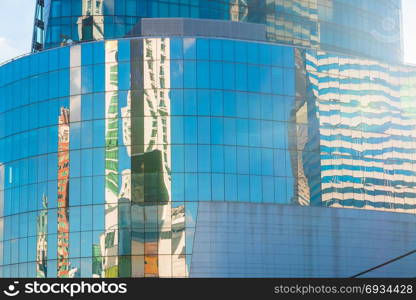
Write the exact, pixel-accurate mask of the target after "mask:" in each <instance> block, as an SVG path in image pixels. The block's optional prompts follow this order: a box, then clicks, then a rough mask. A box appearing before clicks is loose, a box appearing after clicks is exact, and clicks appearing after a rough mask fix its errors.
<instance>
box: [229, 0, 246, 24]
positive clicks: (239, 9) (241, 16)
mask: <svg viewBox="0 0 416 300" xmlns="http://www.w3.org/2000/svg"><path fill="white" fill-rule="evenodd" d="M247 14H248V7H247V2H246V1H245V0H231V4H230V15H231V21H234V22H239V21H240V22H243V21H246V18H247Z"/></svg>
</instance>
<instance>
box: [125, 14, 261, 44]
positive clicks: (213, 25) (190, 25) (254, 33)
mask: <svg viewBox="0 0 416 300" xmlns="http://www.w3.org/2000/svg"><path fill="white" fill-rule="evenodd" d="M138 34H140V35H141V36H205V37H222V38H224V37H225V38H235V39H245V40H256V41H266V26H265V25H263V24H254V23H243V22H231V21H219V20H201V19H185V18H148V19H142V20H141V23H140V28H139V27H136V28H135V29H134V30H133V31H132V35H138Z"/></svg>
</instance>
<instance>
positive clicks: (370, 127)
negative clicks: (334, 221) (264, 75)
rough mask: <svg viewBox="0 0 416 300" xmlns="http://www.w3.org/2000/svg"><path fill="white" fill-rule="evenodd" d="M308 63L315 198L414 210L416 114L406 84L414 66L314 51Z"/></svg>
mask: <svg viewBox="0 0 416 300" xmlns="http://www.w3.org/2000/svg"><path fill="white" fill-rule="evenodd" d="M306 66H307V77H308V80H309V86H310V88H311V90H312V92H313V97H315V103H316V110H317V116H319V132H320V149H321V180H322V191H321V197H322V199H321V201H322V203H317V204H318V205H325V206H334V207H354V208H366V209H377V210H388V211H402V212H408V211H412V212H413V211H414V210H415V208H416V200H415V199H416V194H415V192H414V187H415V186H414V183H415V175H414V172H415V169H414V166H415V163H416V160H415V157H414V151H413V147H414V141H415V139H416V135H415V128H416V119H415V118H414V115H412V114H408V113H407V109H406V106H407V103H406V102H407V101H408V99H409V97H410V98H411V99H413V100H414V98H413V97H414V90H413V94H412V89H410V90H408V91H410V93H408V92H407V91H405V90H403V87H409V86H414V84H415V81H416V80H415V78H416V77H415V73H414V71H413V70H411V69H410V68H408V67H402V66H390V65H387V64H384V63H380V62H377V61H371V60H366V59H360V58H351V57H343V56H337V55H332V54H328V53H323V52H318V53H315V52H312V51H308V52H307V53H306ZM321 70H325V72H322V71H321ZM405 95H407V97H406V96H405Z"/></svg>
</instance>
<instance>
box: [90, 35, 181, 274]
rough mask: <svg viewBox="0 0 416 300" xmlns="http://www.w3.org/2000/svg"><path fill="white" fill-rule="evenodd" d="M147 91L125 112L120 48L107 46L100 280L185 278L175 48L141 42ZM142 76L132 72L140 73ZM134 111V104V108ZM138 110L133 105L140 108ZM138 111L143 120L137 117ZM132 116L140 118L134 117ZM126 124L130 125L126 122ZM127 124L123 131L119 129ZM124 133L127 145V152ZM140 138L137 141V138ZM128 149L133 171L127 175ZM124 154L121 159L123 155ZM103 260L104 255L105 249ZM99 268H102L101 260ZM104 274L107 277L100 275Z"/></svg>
mask: <svg viewBox="0 0 416 300" xmlns="http://www.w3.org/2000/svg"><path fill="white" fill-rule="evenodd" d="M140 43H141V44H140V49H141V51H142V53H143V62H142V64H141V66H142V70H143V71H142V72H140V70H139V72H140V73H142V74H143V77H142V83H141V84H142V87H143V90H144V92H140V93H137V92H136V93H134V92H129V93H128V96H127V105H126V106H124V107H121V108H120V113H121V116H120V115H119V110H118V107H119V106H120V105H119V98H118V91H117V85H118V81H117V80H118V61H117V51H118V43H117V41H108V42H106V46H105V49H106V61H107V62H109V63H108V64H107V65H106V90H107V92H106V133H105V135H106V152H105V153H106V154H105V157H106V169H105V172H106V192H105V195H106V210H105V211H106V212H105V227H106V228H105V229H106V231H105V233H104V234H103V235H102V236H101V238H100V251H99V252H100V255H102V267H101V268H96V270H98V271H94V273H95V274H94V276H96V277H116V276H120V277H130V276H133V277H172V276H175V277H185V276H187V274H186V264H185V255H184V252H185V214H184V206H183V205H182V206H179V207H172V202H171V174H170V173H171V150H170V139H171V137H170V98H169V89H170V60H169V58H170V42H169V39H163V38H161V39H159V38H156V39H144V40H143V41H140ZM133 72H134V71H132V73H133ZM133 104H134V105H133ZM132 105H133V106H132ZM137 110H139V111H140V112H141V113H140V114H139V115H138V116H137ZM132 111H135V114H134V116H133V115H132ZM120 117H122V121H121V122H118V121H119V118H120ZM119 124H121V126H122V127H123V128H121V130H119V128H118V126H119ZM120 132H121V133H122V135H123V136H122V137H121V138H122V141H123V145H119V144H118V143H119V141H120V136H119V134H120ZM133 136H134V140H133V139H132V137H133ZM121 149H125V153H127V158H128V160H130V161H131V168H130V169H120V164H119V159H126V157H123V158H122V157H121V156H120V155H122V154H121V153H122V152H124V151H121ZM120 151H121V152H120ZM94 251H95V254H94V255H95V256H97V255H98V254H97V249H95V250H94ZM94 262H95V264H96V265H97V263H98V262H99V260H98V259H95V260H94ZM100 270H101V274H98V273H99V271H100Z"/></svg>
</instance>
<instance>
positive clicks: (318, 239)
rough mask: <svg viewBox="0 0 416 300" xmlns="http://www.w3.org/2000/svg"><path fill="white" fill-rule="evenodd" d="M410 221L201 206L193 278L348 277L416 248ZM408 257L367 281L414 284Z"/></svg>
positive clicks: (373, 214) (344, 212)
mask: <svg viewBox="0 0 416 300" xmlns="http://www.w3.org/2000/svg"><path fill="white" fill-rule="evenodd" d="M415 246H416V219H415V216H413V215H410V214H399V213H389V212H380V211H367V210H356V209H335V208H322V207H299V206H290V205H276V204H250V203H220V202H201V203H199V209H198V218H197V222H196V232H195V240H194V248H193V257H192V265H191V277H350V276H353V275H355V274H357V273H360V272H362V271H364V270H367V269H369V268H372V267H374V266H377V265H379V264H381V263H384V262H386V261H388V260H390V259H392V258H395V257H397V256H400V255H402V254H404V253H406V252H408V251H411V250H413V249H415V248H416V247H415ZM415 269H416V257H415V256H409V257H407V258H405V259H402V260H399V261H397V262H395V263H392V264H389V265H387V266H384V267H382V268H380V269H378V270H376V271H373V272H370V273H368V274H366V275H365V276H368V277H414V276H415Z"/></svg>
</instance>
